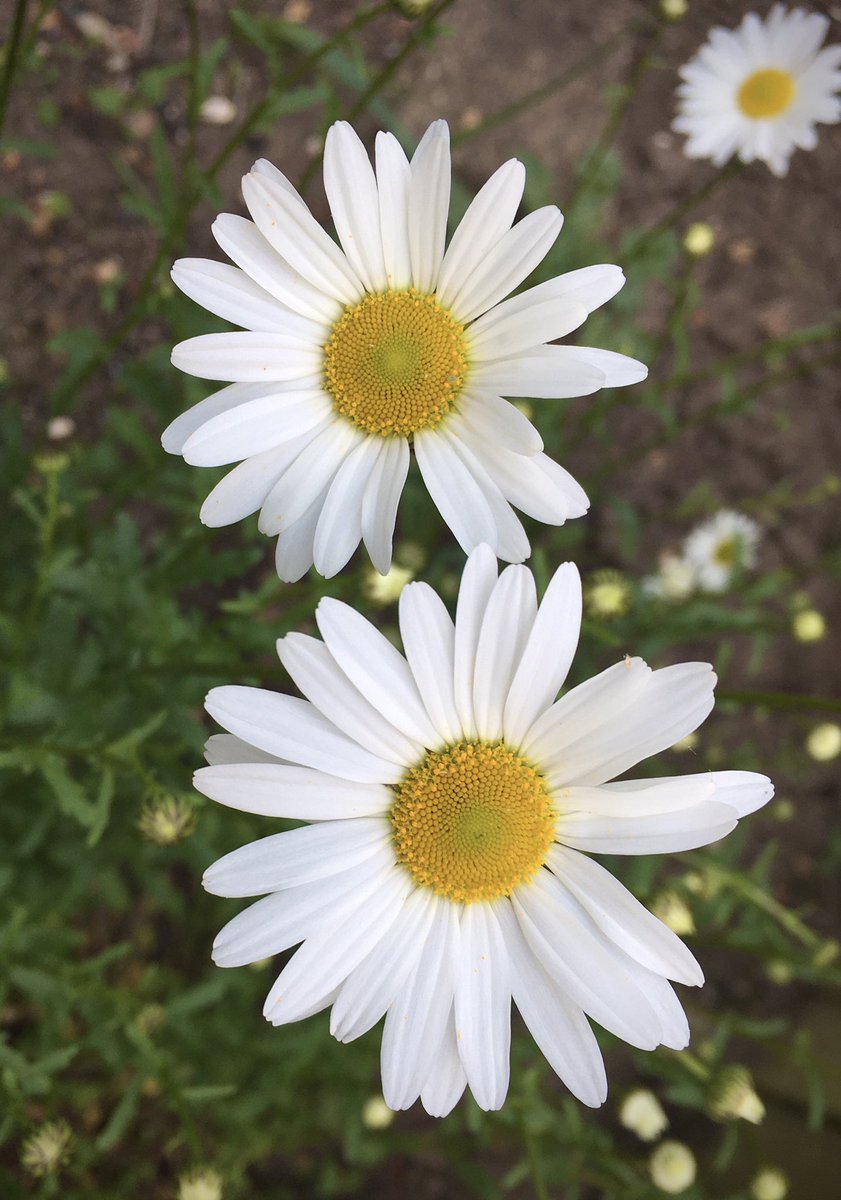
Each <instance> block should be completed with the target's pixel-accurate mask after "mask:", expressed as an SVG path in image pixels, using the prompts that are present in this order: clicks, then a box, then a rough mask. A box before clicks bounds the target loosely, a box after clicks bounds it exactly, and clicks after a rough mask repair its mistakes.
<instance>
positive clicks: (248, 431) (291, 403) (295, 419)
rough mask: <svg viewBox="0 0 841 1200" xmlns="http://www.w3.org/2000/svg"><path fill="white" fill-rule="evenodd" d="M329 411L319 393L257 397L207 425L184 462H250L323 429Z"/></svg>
mask: <svg viewBox="0 0 841 1200" xmlns="http://www.w3.org/2000/svg"><path fill="white" fill-rule="evenodd" d="M332 411H333V409H332V404H331V403H330V400H329V399H328V397H327V396H326V395H325V394H324V392H322V391H320V390H318V391H316V390H308V391H300V392H297V391H296V392H280V393H279V394H276V395H275V394H271V395H268V396H266V395H264V396H260V397H259V398H258V399H256V400H250V401H249V402H248V403H247V404H243V405H241V406H239V407H237V408H234V409H229V410H228V411H227V412H224V413H220V414H219V416H218V417H213V418H212V419H211V420H210V421H206V422H205V424H204V425H202V427H201V429H198V430H196V432H195V433H194V434H193V435H192V436H191V437H189V438H187V441H186V442H185V443H184V448H183V451H182V453H183V455H184V461H185V462H188V463H191V464H192V465H193V466H195V467H221V466H225V465H226V464H228V463H233V462H238V461H239V460H240V459H243V458H250V457H251V456H252V455H255V454H260V453H262V452H263V451H264V450H272V449H274V448H275V447H276V446H279V445H282V444H283V443H284V442H290V441H293V440H294V439H296V438H299V437H302V436H303V435H304V434H306V433H310V432H311V431H313V430H315V429H317V428H319V427H320V426H323V425H325V424H326V423H327V421H328V420H329V419H330V417H331V415H332ZM267 490H268V489H267Z"/></svg>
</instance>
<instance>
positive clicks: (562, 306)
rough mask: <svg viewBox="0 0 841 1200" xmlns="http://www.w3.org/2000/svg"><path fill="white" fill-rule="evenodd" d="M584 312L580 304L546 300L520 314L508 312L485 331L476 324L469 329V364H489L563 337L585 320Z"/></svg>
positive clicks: (493, 313) (493, 314)
mask: <svg viewBox="0 0 841 1200" xmlns="http://www.w3.org/2000/svg"><path fill="white" fill-rule="evenodd" d="M498 312H499V308H495V309H492V310H491V312H490V313H486V314H485V316H484V317H481V318H480V321H487V320H488V318H489V317H494V316H496V314H497V313H498ZM587 316H588V313H587V309H586V308H585V307H584V305H583V304H572V303H569V302H568V301H567V302H565V301H558V300H547V301H545V302H544V303H542V304H534V305H533V306H532V307H531V308H527V309H525V310H523V311H522V312H517V313H511V314H509V315H508V316H506V317H505V318H504V319H499V320H496V321H494V322H493V324H491V325H490V327H489V328H486V329H479V328H478V326H479V323H480V322H479V321H477V322H476V324H475V325H471V326H470V331H469V335H468V336H469V343H470V356H471V360H472V361H473V362H492V361H493V360H494V359H499V358H510V357H511V356H512V355H514V354H522V353H524V352H528V351H529V350H531V349H532V348H533V347H535V346H540V345H542V343H543V342H552V341H554V340H555V339H556V338H562V337H566V336H567V334H570V333H572V331H573V330H574V329H578V327H579V325H583V324H584V322H585V321H586V320H587Z"/></svg>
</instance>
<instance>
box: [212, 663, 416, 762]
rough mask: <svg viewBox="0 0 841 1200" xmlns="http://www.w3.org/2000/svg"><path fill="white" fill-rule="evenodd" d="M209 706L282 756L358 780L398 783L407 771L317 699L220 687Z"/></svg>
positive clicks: (231, 727)
mask: <svg viewBox="0 0 841 1200" xmlns="http://www.w3.org/2000/svg"><path fill="white" fill-rule="evenodd" d="M205 707H206V709H207V711H208V712H209V713H210V715H211V716H212V717H213V718H214V720H216V721H218V722H219V724H220V725H221V726H222V727H223V728H224V729H227V730H228V731H229V732H230V733H235V734H236V735H237V737H241V738H242V739H243V741H246V742H248V743H249V744H250V745H252V746H257V748H258V749H260V750H266V751H267V752H268V753H269V754H275V755H277V756H278V758H285V759H288V760H289V761H290V762H293V763H298V764H300V765H301V766H304V767H315V769H316V770H317V771H326V772H327V774H328V775H338V776H340V777H341V778H343V779H351V780H354V781H355V782H358V783H396V782H397V780H398V779H399V778H400V775H401V771H400V769H399V768H398V767H395V765H394V763H389V762H386V761H385V759H382V758H378V757H377V756H376V755H374V754H371V753H370V752H369V751H367V750H363V748H362V747H361V746H360V745H358V744H357V743H356V742H353V741H351V739H350V738H348V737H346V736H345V735H344V734H343V733H340V732H339V730H338V729H337V728H336V727H335V725H333V724H332V722H330V721H328V720H327V719H326V717H323V716H322V715H321V713H320V712H318V710H317V709H316V708H314V707H313V705H312V704H309V703H308V702H307V701H306V700H299V699H298V698H297V697H296V696H283V695H281V694H280V693H279V692H268V691H265V690H264V689H263V688H250V687H238V686H228V687H217V688H213V689H212V690H211V691H210V692H208V695H207V700H206V702H205Z"/></svg>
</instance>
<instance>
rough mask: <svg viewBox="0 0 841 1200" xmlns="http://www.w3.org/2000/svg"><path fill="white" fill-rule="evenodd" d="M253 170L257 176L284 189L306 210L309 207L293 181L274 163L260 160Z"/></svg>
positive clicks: (263, 159)
mask: <svg viewBox="0 0 841 1200" xmlns="http://www.w3.org/2000/svg"><path fill="white" fill-rule="evenodd" d="M251 170H252V171H253V173H254V174H255V175H262V176H263V177H264V178H266V179H271V180H273V182H274V183H276V184H278V185H279V186H280V187H282V188H283V190H284V191H285V192H287V193H288V194H289V195H290V196H291V197H292V198H293V199H294V200H297V201H298V203H299V204H300V205H302V206H303V207H304V208H306V207H307V202H306V200H305V199H304V197H303V196H302V195H301V193H300V192H299V191H298V189H297V188H296V187H295V185H294V184H293V183H292V182H291V180H289V179H287V178H286V176H285V175H284V174H283V172H282V171H280V170H278V168H277V167H276V166H275V165H274V163H272V162H269V160H268V159H267V158H258V159H257V161H256V162H255V163H254V165H253V167H252V168H251Z"/></svg>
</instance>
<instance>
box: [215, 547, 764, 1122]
mask: <svg viewBox="0 0 841 1200" xmlns="http://www.w3.org/2000/svg"><path fill="white" fill-rule="evenodd" d="M580 620H581V583H580V579H579V576H578V572H577V571H576V569H575V567H574V566H573V565H572V564H570V563H567V564H564V565H563V566H561V567H560V569H559V570H558V571H557V572H556V574H555V576H554V577H553V579H552V580H551V582H550V584H549V586H548V588H547V590H546V593H545V595H544V597H543V599H542V601H541V602H540V604H538V602H537V597H536V594H535V582H534V578H533V576H532V574H531V572H530V571H529V570H528V569H527V568H526V567H524V566H519V565H517V566H509V567H507V568H506V569H505V570H503V572H502V573H501V574H500V575H499V576H497V562H496V558H495V556H494V554H493V552H492V550H491V549H490V547H488V546H486V545H481V546H479V547H478V548H477V549H476V550H475V551H474V552H473V553H472V554H471V555H470V556H469V558H468V560H467V564H466V567H465V570H464V573H463V576H462V579H461V585H460V589H459V593H458V600H457V604H456V613H455V620H453V619H452V618H451V617H450V615H449V613H448V612H447V609H446V607H445V606H444V603H443V601H442V600H441V599H440V597H439V596H438V594H437V593H436V592H435V591H433V589H432V588H431V587H429V586H428V585H427V584H424V583H412V584H410V585H409V586H408V587H406V588H405V589H404V590H403V593H402V595H401V598H400V606H399V625H400V635H401V638H402V643H403V653H402V654H401V653H400V651H399V650H398V649H396V648H395V646H394V645H393V644H392V643H391V642H390V641H389V640H388V639H387V638H386V637H385V636H384V635H383V634H381V633H380V632H379V631H378V630H377V629H376V628H375V627H374V626H373V625H371V624H370V623H369V622H368V621H367V620H366V619H365V618H364V617H362V616H361V615H360V614H359V613H358V612H356V611H355V610H354V609H353V608H351V607H349V606H348V605H346V604H344V603H342V602H340V601H338V600H335V599H329V598H328V599H324V600H322V601H321V603H320V604H319V606H318V609H317V611H316V621H317V624H318V630H319V633H320V634H321V638H320V639H319V638H316V637H310V636H305V635H302V634H296V633H291V634H288V635H287V636H286V637H285V638H282V639H281V640H280V641H279V642H278V652H279V655H280V658H281V661H282V663H283V665H284V666H285V667H286V669H287V671H288V672H289V674H290V676H291V677H292V679H293V681H294V682H295V684H296V685H297V687H298V688H299V689H300V691H301V692H302V693H303V696H304V697H305V699H300V698H296V697H294V696H290V695H280V694H277V693H274V692H269V691H264V690H261V689H259V688H251V687H220V688H215V689H214V690H213V691H211V692H210V693H209V695H208V697H207V710H208V712H209V713H210V715H211V716H212V717H213V718H214V719H215V720H216V721H218V722H219V724H220V725H222V726H223V727H224V728H225V729H226V730H227V731H228V732H227V733H224V734H217V735H215V736H213V737H212V738H211V739H210V741H209V743H208V761H209V763H210V765H209V766H207V767H203V768H201V769H200V770H199V771H198V772H197V773H196V786H197V788H198V789H199V791H201V792H202V793H203V794H204V795H205V796H208V797H209V798H211V799H213V800H216V801H219V802H220V803H222V804H226V805H228V806H230V807H232V808H238V809H241V810H244V811H246V812H252V813H259V814H263V815H265V816H270V817H278V818H285V819H294V820H300V821H305V822H309V824H306V825H304V826H302V827H301V828H296V829H293V830H292V831H289V832H282V833H272V834H269V835H268V836H267V837H264V838H262V839H261V840H259V841H257V842H253V843H251V844H250V845H246V846H243V847H241V848H240V849H238V850H234V851H233V852H232V853H230V854H227V855H225V856H224V857H223V858H221V859H220V860H219V861H218V862H216V863H215V864H214V865H213V866H211V867H210V868H209V869H208V870H207V872H206V874H205V878H204V885H205V887H206V888H207V890H208V891H210V892H212V893H213V894H214V895H219V896H232V897H242V896H260V895H263V896H264V898H263V899H260V900H258V901H257V902H256V903H255V904H253V905H252V906H251V907H250V908H247V909H246V910H245V911H244V912H241V913H240V914H239V915H238V916H236V917H234V919H233V920H232V921H231V922H229V924H228V925H226V926H225V928H224V929H223V930H222V932H221V933H220V934H219V935H218V937H217V938H216V941H215V942H214V951H213V953H214V959H215V961H216V963H217V964H218V965H219V966H223V967H235V966H242V965H244V964H247V963H249V962H251V961H252V960H253V959H261V958H264V957H266V956H267V955H273V954H278V953H281V952H282V951H285V950H287V949H289V948H290V947H292V946H296V945H299V943H300V947H299V949H298V950H297V951H296V952H295V954H294V955H293V956H292V958H291V959H290V960H289V961H288V962H287V964H286V966H285V967H284V968H283V970H282V971H281V972H280V975H279V976H278V978H277V979H276V981H275V983H274V985H273V986H272V988H271V990H270V992H269V994H268V997H267V999H266V1003H265V1008H264V1015H265V1016H266V1018H267V1019H268V1020H269V1021H271V1022H272V1024H274V1025H284V1024H288V1023H290V1022H293V1021H298V1020H301V1019H302V1018H304V1017H307V1016H310V1015H312V1014H314V1013H317V1012H319V1011H321V1010H322V1009H326V1008H329V1007H331V1006H332V1012H331V1018H330V1029H331V1032H332V1033H333V1034H334V1036H335V1037H336V1038H337V1039H338V1040H339V1041H342V1042H346V1041H351V1040H353V1039H354V1038H357V1037H359V1036H361V1035H362V1034H364V1033H365V1032H367V1031H368V1030H370V1029H371V1028H372V1027H373V1026H374V1025H376V1024H377V1022H378V1021H380V1019H381V1018H383V1017H385V1024H384V1028H383V1035H382V1052H381V1068H382V1084H383V1095H384V1097H385V1100H386V1102H387V1104H388V1105H389V1106H390V1107H391V1108H394V1109H402V1108H407V1107H409V1106H410V1105H411V1104H413V1103H414V1102H415V1101H416V1100H417V1099H418V1097H420V1099H421V1102H422V1104H423V1106H424V1108H425V1109H426V1110H427V1112H428V1113H430V1114H432V1115H437V1116H443V1115H445V1114H446V1113H448V1112H449V1111H450V1110H451V1109H452V1108H453V1106H454V1105H455V1104H456V1103H457V1101H458V1099H459V1097H460V1096H461V1094H462V1092H463V1091H464V1089H465V1087H467V1086H469V1088H470V1090H471V1092H472V1093H473V1096H474V1097H475V1099H476V1101H477V1102H478V1104H479V1105H481V1107H482V1108H484V1109H497V1108H499V1107H500V1106H501V1105H502V1103H503V1101H504V1100H505V1096H506V1093H507V1090H508V1078H509V1044H510V1036H511V1002H512V1000H513V1002H514V1004H515V1005H516V1006H517V1008H518V1009H519V1011H520V1013H521V1015H522V1017H523V1019H524V1021H525V1023H526V1025H527V1026H528V1028H529V1030H530V1031H531V1034H532V1036H533V1037H534V1040H535V1041H536V1043H537V1045H538V1047H539V1048H540V1050H541V1051H542V1052H543V1054H544V1055H545V1057H546V1058H547V1059H548V1061H549V1063H550V1064H551V1066H552V1067H553V1068H554V1070H555V1071H556V1072H557V1073H558V1075H559V1076H560V1077H561V1078H562V1079H563V1080H564V1082H565V1083H566V1085H567V1086H568V1087H569V1089H570V1090H571V1091H572V1092H573V1093H574V1095H576V1096H577V1097H578V1098H579V1099H580V1100H582V1101H583V1102H584V1103H585V1104H589V1105H592V1106H596V1105H599V1104H601V1103H602V1102H603V1101H604V1099H605V1096H606V1092H607V1083H606V1079H605V1072H604V1066H603V1063H602V1058H601V1054H600V1052H599V1048H598V1044H597V1042H596V1039H595V1036H594V1034H593V1031H592V1029H591V1027H590V1024H589V1021H588V1018H591V1019H592V1020H594V1021H596V1022H598V1023H599V1024H600V1025H603V1026H604V1027H605V1028H606V1029H608V1030H610V1031H611V1032H612V1033H614V1034H615V1035H616V1036H618V1037H620V1038H623V1039H624V1040H626V1041H627V1042H629V1043H631V1044H632V1045H634V1046H638V1047H641V1048H644V1049H653V1048H654V1047H655V1046H657V1045H659V1044H661V1043H662V1044H665V1045H667V1046H671V1047H674V1048H681V1047H683V1046H685V1045H686V1044H687V1042H688V1039H689V1029H688V1025H687V1021H686V1017H685V1015H684V1012H683V1009H682V1008H681V1005H680V1003H679V1001H678V999H677V996H676V995H675V993H674V991H673V989H672V986H671V983H670V982H669V981H670V980H676V981H678V982H680V983H683V984H689V985H700V984H701V983H702V982H703V976H702V973H701V969H700V967H699V966H698V964H697V962H696V961H695V959H694V958H693V956H692V954H691V953H690V952H689V950H688V949H687V948H686V946H685V945H684V944H683V943H682V942H681V941H680V939H679V938H678V937H677V935H676V934H674V933H673V932H672V931H671V930H670V929H668V928H667V926H666V925H664V924H663V923H662V922H660V921H658V920H657V918H656V917H654V916H653V915H652V914H651V913H650V912H648V911H647V909H645V908H644V907H643V905H642V904H641V903H640V902H639V901H638V900H636V899H635V898H634V896H633V895H632V894H631V893H630V892H629V891H627V890H626V889H625V887H624V886H623V885H622V884H621V883H620V882H619V881H618V880H617V879H615V878H614V877H613V876H612V875H611V874H610V873H609V872H608V871H607V870H606V869H605V868H604V867H602V866H601V865H600V864H599V863H598V862H597V860H596V858H594V857H591V855H600V854H648V853H658V854H659V853H670V852H672V851H679V850H685V849H691V848H693V847H696V846H702V845H706V844H707V843H709V842H712V841H715V840H717V839H718V838H721V837H723V836H724V835H725V834H727V833H729V832H730V831H731V830H732V829H733V828H734V827H735V825H736V823H737V821H738V820H739V818H740V817H742V816H745V815H746V814H747V813H749V812H752V811H754V810H755V809H757V808H759V807H761V806H762V805H763V804H765V803H766V802H767V800H768V799H769V798H770V796H771V795H772V791H773V789H772V787H771V785H770V783H769V781H768V779H766V778H765V777H764V776H762V775H756V774H753V773H750V772H744V771H717V772H712V773H708V774H702V775H686V776H680V777H675V778H671V777H667V778H657V779H653V778H631V779H630V780H625V781H623V782H620V783H615V782H609V781H611V780H613V779H614V778H615V777H616V776H617V775H621V774H623V773H624V772H626V771H629V770H631V768H633V767H634V766H635V765H636V764H637V763H639V762H641V761H642V760H643V759H645V758H646V757H648V756H649V755H652V754H657V753H659V752H660V751H661V750H664V749H665V748H667V747H669V746H671V745H672V743H673V742H675V741H676V740H677V739H679V738H681V737H684V736H685V735H686V734H687V733H689V732H690V730H693V729H694V728H695V727H696V726H697V725H698V724H700V722H702V721H703V720H704V719H705V717H706V716H707V714H708V713H709V712H710V710H711V708H712V705H713V685H714V682H715V677H714V675H713V672H712V668H711V667H709V666H708V665H707V664H705V663H684V664H682V665H678V666H670V667H665V668H663V669H661V670H656V671H654V670H651V668H650V667H648V666H647V665H646V664H645V663H644V662H643V661H642V660H641V659H638V658H637V659H632V658H628V659H625V660H624V661H623V662H620V663H618V664H617V665H615V666H612V667H610V668H608V669H607V670H606V671H603V672H602V673H601V674H600V675H597V676H595V677H594V678H593V679H590V680H588V681H587V682H586V683H582V684H580V685H578V686H577V687H574V688H572V689H571V690H569V691H567V692H566V693H565V694H564V695H563V696H562V697H561V698H560V699H559V700H557V701H556V700H555V697H556V695H557V693H558V691H559V689H560V688H561V686H562V684H563V683H564V680H565V677H566V674H567V671H568V669H569V666H570V663H571V661H572V658H573V655H574V652H575V648H576V644H577V641H578V632H579V626H580Z"/></svg>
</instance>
